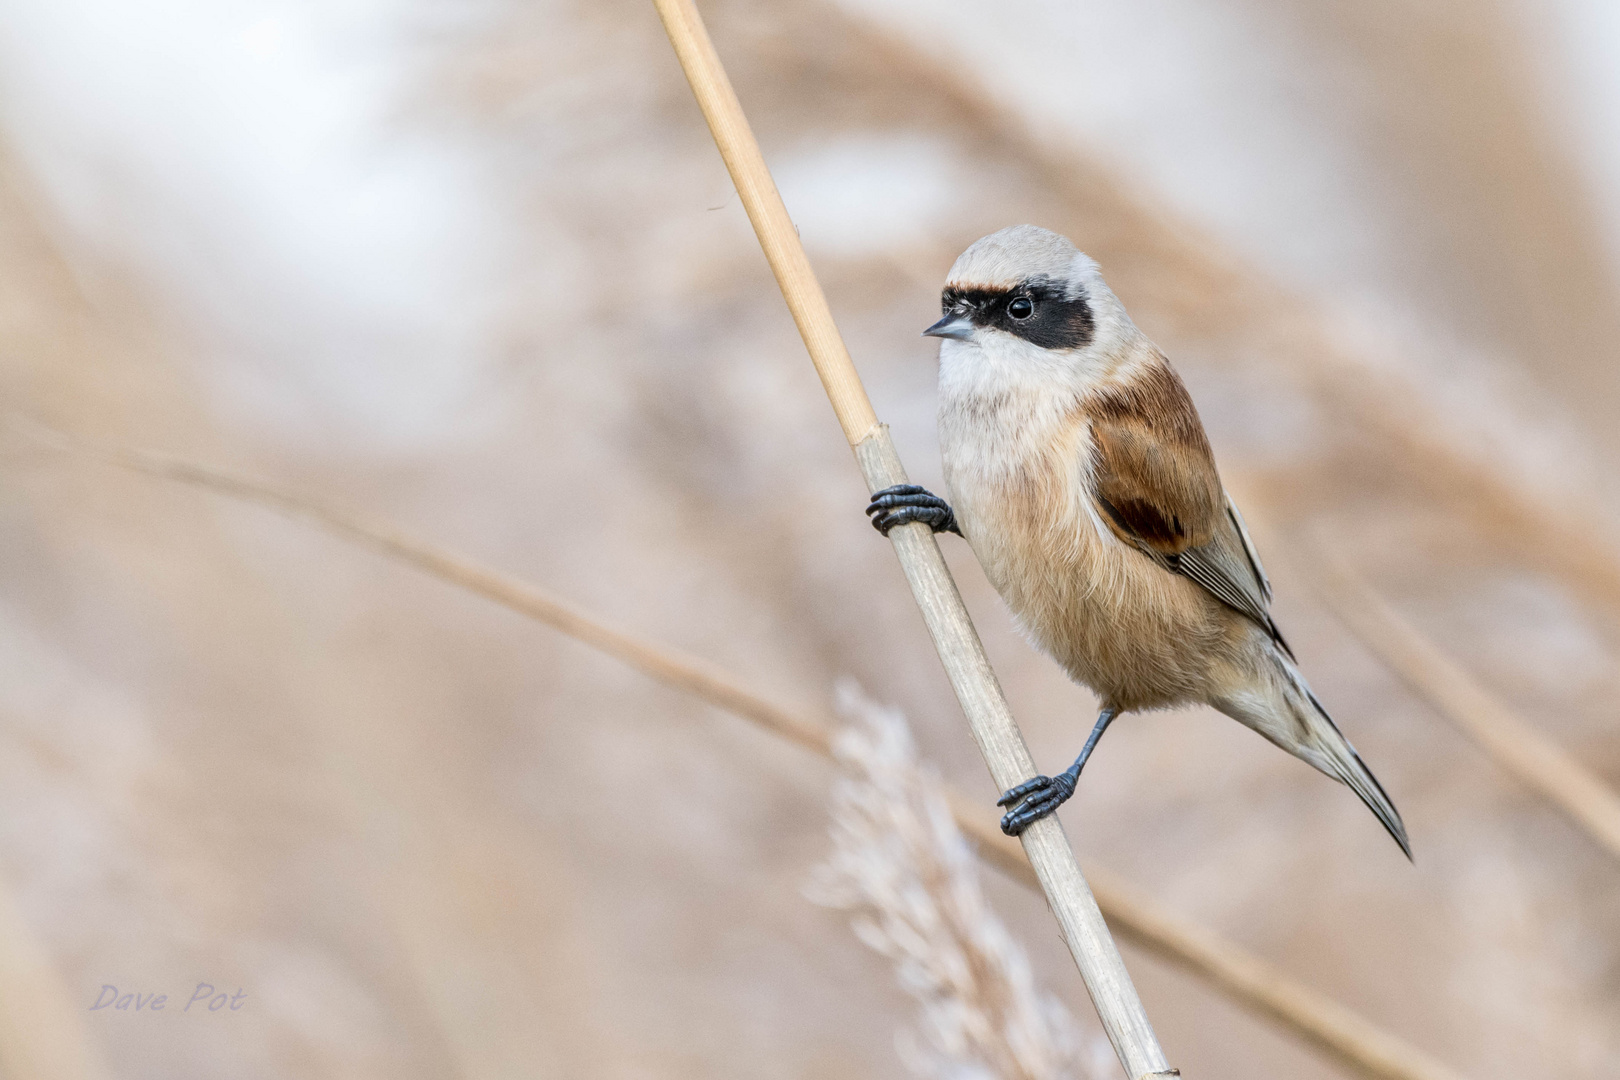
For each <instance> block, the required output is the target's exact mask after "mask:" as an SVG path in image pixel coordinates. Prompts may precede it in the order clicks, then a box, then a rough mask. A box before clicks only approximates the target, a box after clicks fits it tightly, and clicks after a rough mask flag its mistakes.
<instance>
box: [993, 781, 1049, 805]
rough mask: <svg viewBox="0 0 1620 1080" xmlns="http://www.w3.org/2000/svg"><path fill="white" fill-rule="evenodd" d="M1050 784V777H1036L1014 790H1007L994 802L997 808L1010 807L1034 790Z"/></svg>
mask: <svg viewBox="0 0 1620 1080" xmlns="http://www.w3.org/2000/svg"><path fill="white" fill-rule="evenodd" d="M1051 782H1052V778H1051V777H1050V776H1037V777H1035V778H1034V779H1033V780H1025V781H1024V782H1023V783H1022V784H1019V785H1018V786H1017V787H1015V788H1008V789H1007V792H1006V794H1004V795H1002V797H1001V798H999V799H997V800H996V805H997V806H1011V805H1012V804H1013V803H1015V802H1017V801H1018V800H1020V799H1022V798H1023V797H1024V796H1025V795H1028V794H1029V793H1030V792H1032V791H1034V790H1035V789H1036V788H1043V787H1045V786H1046V785H1047V784H1050V783H1051Z"/></svg>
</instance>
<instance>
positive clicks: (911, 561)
mask: <svg viewBox="0 0 1620 1080" xmlns="http://www.w3.org/2000/svg"><path fill="white" fill-rule="evenodd" d="M653 2H654V5H655V6H656V7H657V9H658V15H659V18H660V19H662V20H663V23H664V30H665V32H666V33H667V34H668V35H669V40H670V44H671V45H672V46H673V47H674V49H675V55H676V56H677V58H678V59H679V60H680V63H681V69H682V70H683V71H684V72H685V73H686V79H687V82H688V83H690V84H691V87H692V93H693V94H694V95H695V96H696V98H697V100H698V105H699V107H700V108H701V109H702V110H703V116H704V119H705V120H706V121H707V122H708V125H709V131H710V133H711V134H713V136H714V141H715V145H716V146H717V147H718V148H719V150H720V156H721V157H722V158H723V159H724V160H725V163H726V169H727V171H728V172H730V174H731V179H732V182H733V184H735V186H736V188H737V194H738V196H739V197H740V198H741V200H742V204H743V208H744V209H745V210H746V211H747V212H748V219H749V220H750V221H751V222H753V225H754V233H755V235H756V236H757V237H758V238H759V243H760V247H761V248H762V249H763V250H764V252H765V257H766V260H767V261H768V262H769V263H770V265H771V271H772V272H773V273H774V274H775V275H776V281H777V284H778V286H780V288H781V290H782V296H783V298H784V299H785V300H786V301H787V305H788V309H789V310H790V311H791V312H792V313H793V320H794V322H795V323H797V324H798V327H799V334H800V336H801V337H803V338H804V344H805V348H806V349H808V350H809V352H810V359H811V361H812V362H813V363H814V364H815V367H816V372H817V374H819V375H820V376H821V381H822V385H823V386H824V387H825V388H826V391H827V397H828V399H829V400H830V401H831V403H832V406H833V411H834V412H836V413H837V415H838V422H839V424H840V425H841V426H842V427H843V429H844V436H845V437H846V438H847V439H848V440H849V443H850V445H851V446H852V447H853V448H854V450H855V458H856V461H857V462H859V464H860V467H861V472H862V474H863V475H864V476H865V478H866V483H867V487H868V488H869V489H870V490H872V491H878V490H880V489H882V488H886V487H890V486H892V485H894V484H903V483H905V482H906V473H905V469H904V468H903V467H902V466H901V464H900V458H899V455H898V454H896V452H895V449H894V444H893V443H892V442H891V441H890V440H889V432H888V428H886V427H885V426H883V425H882V424H879V423H878V420H877V414H876V413H874V412H873V410H872V403H871V402H870V401H869V400H868V399H867V396H866V390H865V388H864V387H862V385H861V381H860V377H859V375H857V374H856V371H855V365H854V363H853V361H851V360H850V357H849V351H848V350H847V349H846V348H845V347H844V341H843V337H842V335H840V334H839V332H838V327H837V325H836V324H835V323H834V321H833V317H832V312H831V310H830V309H829V308H828V307H827V300H826V297H825V296H824V295H823V294H822V291H821V284H820V282H818V281H817V280H816V276H815V273H814V271H812V270H811V268H810V261H809V259H808V258H807V257H806V256H805V253H804V245H803V244H802V243H801V242H800V241H799V234H798V230H797V229H795V228H794V226H793V221H792V219H791V218H789V217H788V212H787V208H786V207H785V206H784V205H783V204H782V197H781V195H780V194H778V193H777V190H776V182H775V181H774V180H773V179H772V178H771V173H770V170H769V169H768V168H767V167H766V165H765V158H764V156H763V155H762V154H761V153H760V150H759V144H758V143H757V142H756V141H755V140H754V135H753V132H752V130H750V128H749V125H748V119H747V117H746V116H745V115H744V114H743V110H742V104H741V103H740V102H739V101H738V100H737V94H736V92H735V91H734V90H733V89H732V87H731V80H730V79H729V78H728V77H727V76H726V72H725V68H724V67H723V66H722V65H721V63H720V57H719V55H718V54H717V53H716V52H715V50H714V43H713V42H711V41H710V40H709V33H708V30H707V29H706V28H705V27H704V25H703V20H702V17H701V16H700V15H699V14H698V10H697V7H696V5H695V4H693V3H692V0H653ZM889 540H890V542H891V543H892V544H893V545H894V550H895V553H896V554H897V555H898V556H899V557H900V566H901V568H902V570H904V572H905V575H906V580H907V582H908V583H909V584H910V586H911V593H912V596H913V598H914V599H915V600H916V602H917V607H918V608H919V609H920V610H921V612H922V615H923V620H924V621H925V622H926V623H927V624H928V630H929V633H930V635H931V636H932V637H933V639H934V648H935V650H936V651H937V652H938V653H939V658H940V661H941V663H943V664H944V666H945V671H946V674H947V675H948V676H949V677H950V681H951V688H952V689H953V690H955V692H956V697H957V700H958V701H959V702H961V705H962V711H963V712H964V713H965V714H966V715H967V720H968V725H969V726H970V727H971V728H972V731H973V737H974V740H975V741H976V742H977V743H978V744H979V751H980V753H982V754H983V755H984V759H985V764H986V765H987V766H989V769H990V775H991V776H992V777H993V778H994V780H995V783H996V786H997V787H999V788H1000V789H1002V790H1004V791H1005V790H1007V789H1009V788H1011V787H1013V786H1015V785H1017V784H1020V783H1022V782H1023V781H1025V780H1027V779H1029V778H1030V777H1033V776H1035V775H1036V768H1035V761H1034V759H1033V758H1032V757H1031V756H1030V753H1029V748H1028V747H1027V746H1025V745H1024V739H1023V735H1022V734H1020V732H1019V730H1018V725H1017V723H1016V722H1015V721H1014V720H1013V716H1012V710H1011V709H1010V708H1009V707H1008V705H1007V701H1006V698H1005V697H1004V696H1003V695H1002V692H1001V685H1000V683H998V682H997V681H996V676H995V672H994V671H992V670H991V668H990V661H989V659H988V658H987V657H986V656H985V654H984V646H983V645H982V644H981V643H980V641H979V635H978V632H977V631H976V630H975V629H974V628H973V622H972V620H971V619H970V618H969V617H968V612H967V608H966V606H964V605H963V603H962V598H961V596H960V594H958V593H957V591H956V583H955V581H954V580H952V578H951V573H950V570H949V569H947V568H946V566H945V560H944V558H943V557H942V556H941V555H940V551H939V545H938V544H936V543H935V542H934V535H933V532H932V531H931V530H930V529H929V527H928V526H927V525H924V524H921V523H912V524H910V525H904V526H901V527H900V528H897V529H894V530H891V532H890V534H889ZM1019 839H1020V841H1021V842H1022V843H1023V845H1024V851H1025V854H1027V855H1028V856H1029V861H1030V864H1031V865H1032V866H1034V867H1035V872H1036V874H1037V875H1038V876H1039V877H1040V880H1041V889H1042V891H1043V892H1044V893H1045V894H1046V902H1047V905H1048V906H1049V907H1050V908H1051V910H1052V914H1053V915H1054V916H1055V917H1056V918H1057V921H1058V925H1059V927H1060V928H1061V929H1062V932H1063V938H1064V941H1065V942H1067V943H1068V946H1069V952H1070V954H1071V955H1072V956H1073V957H1074V962H1075V964H1076V966H1078V967H1079V969H1080V976H1081V978H1082V979H1084V980H1085V984H1086V989H1087V990H1088V991H1089V992H1090V994H1091V1000H1092V1003H1093V1004H1094V1005H1095V1006H1096V1008H1097V1015H1098V1017H1099V1018H1100V1019H1101V1020H1102V1024H1103V1029H1104V1030H1105V1031H1107V1032H1108V1040H1109V1042H1111V1043H1112V1044H1113V1046H1114V1052H1115V1053H1116V1054H1118V1055H1119V1060H1120V1064H1121V1065H1123V1066H1124V1067H1125V1074H1126V1075H1127V1076H1129V1077H1132V1078H1133V1080H1140V1078H1142V1077H1151V1076H1166V1075H1168V1076H1174V1075H1178V1074H1177V1073H1176V1071H1175V1070H1173V1069H1171V1068H1170V1063H1169V1062H1168V1061H1167V1060H1166V1059H1165V1056H1164V1051H1163V1050H1162V1049H1161V1048H1160V1046H1159V1040H1158V1037H1157V1036H1156V1035H1155V1034H1154V1033H1153V1025H1152V1024H1151V1023H1149V1022H1148V1018H1147V1012H1146V1010H1144V1009H1143V1008H1142V1000H1141V998H1140V997H1139V996H1138V995H1137V993H1136V987H1135V986H1134V985H1133V984H1132V982H1131V976H1130V973H1129V972H1128V971H1126V970H1125V962H1124V960H1123V959H1122V958H1121V957H1120V955H1119V948H1118V946H1116V945H1115V944H1114V939H1113V938H1112V937H1111V936H1110V935H1109V932H1108V924H1107V923H1106V922H1104V921H1103V917H1102V912H1101V911H1100V910H1099V909H1098V907H1097V902H1096V900H1095V898H1094V897H1093V896H1092V894H1091V888H1090V886H1088V885H1087V884H1086V879H1085V877H1084V876H1083V875H1082V874H1081V873H1080V864H1079V862H1078V861H1077V860H1076V859H1075V857H1074V850H1073V849H1072V848H1071V847H1070V846H1069V839H1068V836H1067V835H1065V833H1064V831H1063V825H1062V824H1061V823H1060V822H1059V821H1058V819H1057V817H1056V816H1055V815H1054V816H1051V817H1047V818H1043V819H1042V820H1040V821H1037V822H1035V823H1034V824H1033V825H1031V826H1030V827H1029V828H1028V829H1026V830H1025V831H1024V832H1023V833H1022V835H1021V836H1020V838H1019Z"/></svg>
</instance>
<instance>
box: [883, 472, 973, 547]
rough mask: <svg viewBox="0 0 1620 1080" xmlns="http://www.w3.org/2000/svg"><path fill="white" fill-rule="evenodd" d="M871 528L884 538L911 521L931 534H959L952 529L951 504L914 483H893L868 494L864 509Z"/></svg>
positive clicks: (954, 523)
mask: <svg viewBox="0 0 1620 1080" xmlns="http://www.w3.org/2000/svg"><path fill="white" fill-rule="evenodd" d="M866 513H867V514H868V515H869V516H870V517H871V519H872V527H873V528H874V529H876V530H877V531H878V532H880V533H882V534H883V535H884V536H888V535H889V530H890V529H893V528H895V527H897V526H900V525H905V524H908V523H910V522H913V521H921V522H923V523H924V524H926V525H927V526H928V527H929V528H931V529H933V530H934V531H935V532H953V533H956V534H957V535H958V536H960V535H962V531H961V530H960V529H958V528H957V527H956V515H955V514H953V513H952V512H951V504H950V503H948V502H946V501H945V500H944V499H942V498H940V497H939V496H938V495H935V494H933V493H932V492H930V491H929V490H928V489H927V488H924V487H920V486H918V485H916V484H896V485H894V486H893V487H886V488H884V489H883V490H882V491H879V492H875V493H874V494H873V495H872V501H871V502H870V503H868V504H867V506H866Z"/></svg>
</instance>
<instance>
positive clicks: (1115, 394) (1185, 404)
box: [1089, 357, 1292, 656]
mask: <svg viewBox="0 0 1620 1080" xmlns="http://www.w3.org/2000/svg"><path fill="white" fill-rule="evenodd" d="M1089 411H1090V413H1091V416H1092V424H1091V437H1092V455H1093V458H1092V477H1093V482H1094V486H1095V489H1096V497H1097V503H1098V506H1099V508H1100V509H1101V511H1102V513H1103V517H1104V518H1105V520H1107V521H1108V522H1109V524H1110V525H1111V526H1112V527H1113V530H1114V533H1115V535H1117V536H1118V537H1119V538H1120V539H1121V540H1123V541H1125V542H1126V543H1128V544H1130V545H1132V546H1133V547H1135V548H1136V549H1137V550H1139V551H1141V552H1142V553H1143V554H1144V555H1146V556H1148V557H1149V558H1151V559H1152V560H1153V561H1155V562H1157V563H1158V564H1159V565H1160V566H1163V567H1164V568H1165V569H1166V570H1169V571H1170V572H1172V573H1176V574H1181V575H1182V576H1183V577H1186V578H1188V579H1190V580H1192V581H1194V582H1196V583H1197V584H1198V585H1200V586H1201V587H1202V588H1203V589H1204V590H1205V591H1206V592H1208V593H1209V594H1210V595H1211V596H1213V597H1215V599H1217V600H1219V601H1220V602H1221V603H1223V604H1225V605H1226V606H1227V607H1230V608H1232V609H1233V610H1234V611H1238V612H1241V613H1242V614H1244V615H1247V616H1248V617H1249V618H1251V619H1253V620H1254V621H1255V622H1256V623H1258V624H1259V625H1260V626H1261V627H1262V628H1264V629H1265V631H1266V632H1267V633H1268V634H1270V635H1271V637H1272V639H1273V640H1274V641H1276V642H1277V644H1278V645H1279V646H1280V647H1281V648H1282V650H1283V651H1284V652H1285V653H1289V655H1290V656H1292V653H1291V651H1290V650H1289V648H1288V645H1287V643H1286V642H1284V641H1283V638H1282V634H1281V633H1279V632H1278V630H1277V624H1276V623H1275V622H1273V621H1272V618H1271V612H1270V610H1269V604H1270V602H1271V584H1270V582H1269V581H1267V580H1266V573H1265V570H1264V569H1263V568H1262V567H1261V565H1260V557H1259V555H1258V554H1257V553H1256V552H1255V550H1254V543H1253V541H1252V540H1250V538H1249V532H1248V529H1247V528H1246V527H1245V526H1244V524H1243V516H1242V515H1241V514H1239V513H1238V510H1237V507H1235V506H1234V505H1232V501H1231V499H1230V498H1228V497H1227V494H1226V492H1225V491H1224V490H1223V489H1222V487H1221V481H1220V476H1219V475H1218V474H1217V473H1216V471H1215V458H1214V455H1213V454H1211V453H1210V449H1209V439H1208V438H1207V437H1206V436H1205V434H1204V427H1203V424H1202V423H1200V422H1199V419H1198V411H1197V410H1196V409H1195V408H1194V407H1193V403H1192V398H1191V397H1190V396H1189V395H1188V393H1187V388H1186V387H1185V386H1183V385H1182V382H1181V379H1180V378H1179V377H1178V376H1177V375H1176V373H1175V371H1174V369H1172V368H1171V367H1170V364H1169V362H1168V361H1166V360H1164V358H1163V357H1158V358H1156V362H1155V363H1153V364H1151V365H1150V366H1149V367H1148V368H1146V369H1145V370H1144V371H1143V372H1142V373H1141V374H1139V375H1138V376H1137V377H1135V378H1132V379H1131V380H1129V381H1128V382H1127V383H1126V384H1125V385H1124V386H1122V387H1119V388H1114V389H1110V390H1108V391H1106V392H1104V393H1103V394H1101V395H1099V397H1098V398H1097V400H1096V401H1094V402H1093V403H1092V407H1091V409H1090V410H1089Z"/></svg>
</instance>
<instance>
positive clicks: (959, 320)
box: [923, 311, 973, 341]
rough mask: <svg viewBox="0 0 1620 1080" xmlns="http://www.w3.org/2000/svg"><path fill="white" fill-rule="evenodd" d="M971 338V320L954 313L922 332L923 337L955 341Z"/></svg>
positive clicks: (959, 313)
mask: <svg viewBox="0 0 1620 1080" xmlns="http://www.w3.org/2000/svg"><path fill="white" fill-rule="evenodd" d="M972 336H973V320H972V319H970V318H968V317H967V316H966V315H964V314H962V313H961V312H956V311H953V312H951V313H950V314H949V315H947V316H945V317H944V318H943V319H941V320H939V322H937V323H935V324H934V325H933V326H930V327H929V328H928V329H926V330H924V331H923V337H941V338H954V339H955V340H957V341H966V340H967V339H968V338H970V337H972Z"/></svg>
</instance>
